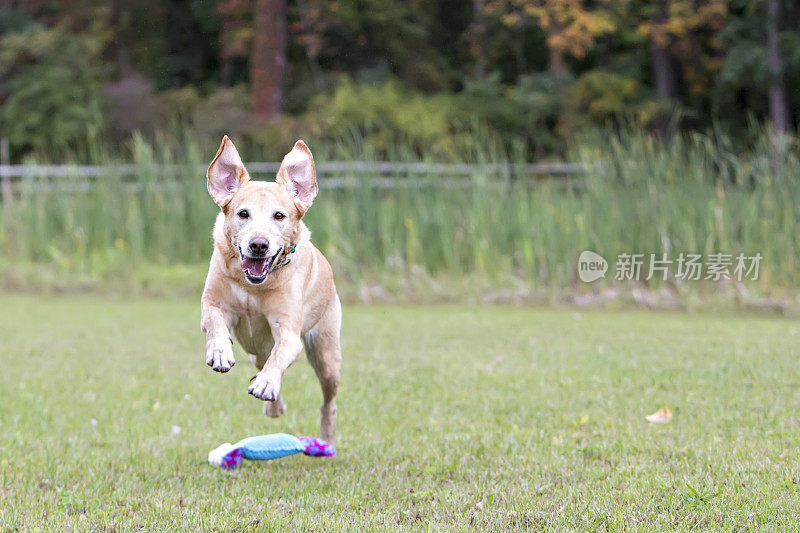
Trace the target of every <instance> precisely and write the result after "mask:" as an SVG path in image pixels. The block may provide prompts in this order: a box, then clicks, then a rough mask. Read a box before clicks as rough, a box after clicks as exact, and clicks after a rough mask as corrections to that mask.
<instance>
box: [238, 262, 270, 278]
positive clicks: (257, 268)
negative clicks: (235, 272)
mask: <svg viewBox="0 0 800 533" xmlns="http://www.w3.org/2000/svg"><path fill="white" fill-rule="evenodd" d="M242 270H244V271H245V272H248V273H249V274H250V275H251V276H255V277H257V278H260V277H261V276H263V275H264V273H265V271H266V270H267V258H266V257H264V258H261V259H253V258H252V257H244V258H242Z"/></svg>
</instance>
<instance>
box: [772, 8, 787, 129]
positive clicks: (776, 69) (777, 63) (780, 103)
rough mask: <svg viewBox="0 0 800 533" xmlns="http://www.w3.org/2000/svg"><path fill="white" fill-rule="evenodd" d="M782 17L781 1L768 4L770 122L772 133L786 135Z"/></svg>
mask: <svg viewBox="0 0 800 533" xmlns="http://www.w3.org/2000/svg"><path fill="white" fill-rule="evenodd" d="M780 16H781V2H780V0H769V1H768V3H767V62H768V63H769V77H770V82H769V120H770V123H771V124H772V131H773V132H774V133H776V134H784V133H787V132H788V131H789V109H788V107H787V105H786V87H785V86H784V84H783V72H782V70H783V58H782V57H781V47H780V42H779V41H778V37H779V25H780Z"/></svg>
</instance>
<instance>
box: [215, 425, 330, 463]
mask: <svg viewBox="0 0 800 533" xmlns="http://www.w3.org/2000/svg"><path fill="white" fill-rule="evenodd" d="M298 453H304V454H306V455H308V456H311V457H333V456H334V455H336V447H335V446H334V445H333V444H331V443H330V442H327V441H324V440H322V439H317V438H314V437H299V438H298V437H295V436H293V435H287V434H286V433H273V434H271V435H261V436H259V437H247V438H246V439H242V440H240V441H239V442H237V443H236V444H231V443H230V442H226V443H225V444H221V445H220V446H217V447H216V448H214V449H213V450H211V451H210V452H209V453H208V462H209V463H210V464H212V465H214V466H218V467H220V468H228V469H233V468H237V467H238V466H239V465H241V464H242V459H252V460H256V461H268V460H270V459H278V458H280V457H286V456H289V455H295V454H298Z"/></svg>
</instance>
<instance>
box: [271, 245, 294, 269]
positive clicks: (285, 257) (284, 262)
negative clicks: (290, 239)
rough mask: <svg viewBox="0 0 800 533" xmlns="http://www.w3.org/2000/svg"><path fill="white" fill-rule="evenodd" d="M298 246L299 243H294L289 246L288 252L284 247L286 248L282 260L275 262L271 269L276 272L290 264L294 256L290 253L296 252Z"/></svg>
mask: <svg viewBox="0 0 800 533" xmlns="http://www.w3.org/2000/svg"><path fill="white" fill-rule="evenodd" d="M296 248H297V243H294V244H292V245H291V246H289V251H288V252H287V251H286V248H284V249H283V250H284V253H283V257H281V259H280V261H279V262H278V263H276V264H274V265H273V266H272V269H271V271H272V272H275V271H276V270H278V269H279V268H281V267H284V266H286V265H288V264H289V263H291V262H292V258H291V257H290V255H291V254H293V253H294V251H295V249H296Z"/></svg>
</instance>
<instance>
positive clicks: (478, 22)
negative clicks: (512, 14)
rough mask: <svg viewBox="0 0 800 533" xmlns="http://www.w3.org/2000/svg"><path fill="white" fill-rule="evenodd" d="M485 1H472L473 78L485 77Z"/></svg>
mask: <svg viewBox="0 0 800 533" xmlns="http://www.w3.org/2000/svg"><path fill="white" fill-rule="evenodd" d="M485 2H486V0H472V32H471V33H472V35H471V37H472V56H473V57H474V58H475V77H476V78H478V79H483V78H485V77H486V17H485V16H484V9H485V7H484V4H485Z"/></svg>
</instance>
